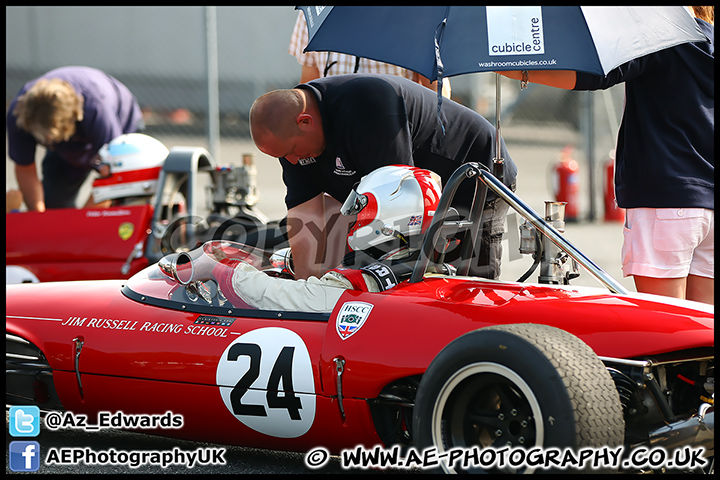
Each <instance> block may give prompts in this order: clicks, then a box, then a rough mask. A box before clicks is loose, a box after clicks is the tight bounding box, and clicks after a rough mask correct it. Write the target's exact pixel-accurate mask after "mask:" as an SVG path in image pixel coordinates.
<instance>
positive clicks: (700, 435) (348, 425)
mask: <svg viewBox="0 0 720 480" xmlns="http://www.w3.org/2000/svg"><path fill="white" fill-rule="evenodd" d="M462 181H474V182H476V185H477V187H478V194H479V198H484V194H486V193H487V189H490V190H492V191H493V192H495V193H496V194H497V195H499V196H501V197H502V198H503V199H505V200H506V201H507V202H508V203H509V204H510V206H511V207H512V208H513V209H514V210H516V211H517V212H518V213H519V214H520V215H522V216H523V217H525V219H526V223H525V224H524V227H523V228H524V231H525V232H526V233H525V234H523V240H524V242H523V243H524V244H525V247H524V248H526V249H529V250H532V249H533V248H535V250H534V253H533V255H534V256H535V257H536V258H537V259H538V261H537V262H535V263H536V264H535V265H534V266H535V267H537V266H540V268H541V269H542V270H541V278H545V279H546V281H545V282H543V283H523V282H504V281H492V280H486V279H482V278H477V277H469V276H467V275H466V273H467V271H465V270H464V267H463V266H462V265H463V264H462V263H461V267H459V268H458V271H457V272H452V271H448V270H447V269H443V268H441V267H442V261H443V259H442V258H440V257H438V255H437V254H436V253H437V252H438V251H439V250H438V247H437V246H438V245H441V244H443V245H447V244H448V239H449V238H451V237H452V236H453V235H454V234H455V233H456V232H457V231H458V230H459V229H463V228H468V227H475V226H477V224H478V219H479V218H480V216H479V215H480V214H481V213H477V212H475V213H472V212H471V213H470V214H469V215H468V217H467V218H457V215H458V213H457V212H456V211H453V209H452V208H450V207H449V205H450V200H451V198H452V196H453V193H454V192H455V191H456V189H457V185H459V183H460V182H462ZM478 204H480V205H482V204H483V202H479V203H478ZM547 218H548V219H549V220H550V221H557V218H553V216H552V215H548V216H547ZM470 231H471V232H474V234H473V235H475V237H474V238H480V237H479V236H477V228H470ZM277 257H278V256H277V255H276V256H275V257H272V258H270V257H268V256H267V255H263V254H258V252H257V251H255V249H253V248H252V247H248V246H245V245H239V244H236V243H233V242H229V241H226V240H214V241H210V242H208V243H206V244H204V245H203V246H202V247H200V248H198V249H195V250H191V251H190V252H179V253H173V254H170V255H168V256H166V257H164V258H163V259H162V260H161V261H160V262H159V263H157V264H153V265H150V266H148V267H147V268H145V269H144V270H142V271H141V272H139V273H137V274H136V275H134V276H133V277H132V278H131V279H129V280H100V281H83V282H57V283H36V284H27V285H8V286H7V308H6V333H7V347H6V349H7V363H6V392H7V393H6V402H7V403H8V404H10V405H26V404H32V405H38V406H39V407H40V408H41V409H42V410H48V411H52V410H60V411H66V412H72V413H73V414H74V415H80V414H83V415H87V418H88V419H91V420H96V421H98V422H99V421H100V419H102V418H109V417H108V416H110V417H113V416H114V417H113V418H118V415H121V416H122V417H123V418H125V419H128V418H130V419H132V418H139V416H144V417H142V418H146V419H147V418H151V419H155V420H154V421H155V423H153V424H151V425H144V426H145V427H153V428H151V429H150V430H148V429H143V431H144V432H148V431H151V432H153V433H158V434H161V435H165V436H171V437H178V438H184V439H192V440H196V441H203V442H215V443H224V444H232V445H245V446H253V447H259V448H270V449H275V450H292V451H305V452H307V451H309V450H310V449H313V448H315V447H326V448H327V449H328V450H329V451H330V452H334V453H338V452H341V451H342V450H344V449H353V448H355V447H357V446H363V447H367V448H370V447H373V446H376V445H380V446H381V447H382V448H391V447H392V446H395V445H400V446H401V448H402V452H403V455H410V454H411V452H419V451H422V450H423V449H428V448H432V449H434V450H433V451H434V452H435V454H436V457H437V458H440V459H443V461H440V462H439V463H438V464H437V467H438V468H439V469H441V470H444V471H448V472H454V471H464V470H468V471H473V470H475V469H479V470H488V471H495V470H494V469H500V470H503V466H502V465H501V466H498V465H496V464H493V465H491V466H487V465H484V464H482V461H480V465H478V464H477V463H473V462H472V461H471V462H469V463H468V462H465V463H462V462H459V461H458V462H452V461H450V460H451V458H450V456H449V452H454V451H458V449H459V450H465V451H467V452H473V451H475V452H476V453H477V449H478V448H479V449H480V450H479V452H481V454H480V455H476V456H475V457H472V458H474V459H475V460H478V459H480V460H482V458H483V455H482V452H491V451H493V450H492V449H501V448H511V449H513V450H514V449H518V451H521V450H522V451H525V452H530V451H535V450H533V449H539V450H540V451H553V450H554V451H555V452H561V453H562V452H566V451H567V450H566V449H569V450H570V451H573V452H581V451H583V450H584V449H586V450H587V449H589V451H590V452H594V451H595V452H596V451H598V449H601V448H606V447H607V448H611V449H619V448H621V449H622V456H623V458H629V455H630V453H631V451H632V449H633V448H639V447H646V448H650V447H653V448H655V447H662V448H663V449H665V450H667V451H672V450H674V449H675V450H677V449H681V448H692V449H701V450H702V455H701V457H704V458H705V460H706V461H707V465H711V461H712V456H713V455H714V406H713V405H714V404H713V399H714V313H713V312H714V310H713V308H712V307H711V306H704V305H701V304H698V303H694V302H687V301H675V300H672V299H668V298H662V297H656V296H649V295H640V294H631V293H628V292H627V291H625V290H624V288H623V287H622V286H620V285H619V284H618V283H617V282H615V281H614V280H613V279H612V278H610V277H609V276H608V275H607V274H605V273H604V272H603V271H602V270H601V269H599V267H597V266H596V265H595V264H594V263H593V262H592V261H590V260H589V259H587V258H586V257H585V256H584V255H583V254H582V253H581V252H579V251H578V250H577V249H575V248H574V247H573V246H572V245H571V244H569V243H568V242H567V241H566V240H565V239H564V238H563V237H562V236H561V235H559V234H558V232H557V230H556V229H554V228H553V227H552V226H551V225H550V224H549V223H548V222H547V221H546V220H545V218H544V217H541V216H539V215H537V214H536V213H535V212H533V211H532V210H531V209H529V208H528V207H527V206H526V205H525V204H524V203H523V202H522V201H521V200H520V199H519V198H517V196H515V195H514V194H513V193H512V192H510V191H509V190H508V189H507V188H505V187H504V186H503V185H502V183H500V182H499V181H498V180H497V179H496V178H495V177H493V176H492V175H491V174H489V173H488V172H487V171H485V170H484V169H483V168H482V167H481V166H479V165H477V164H467V165H463V166H462V167H461V168H460V169H459V170H458V172H456V174H455V175H454V176H453V178H452V179H451V180H450V182H448V185H447V186H446V187H445V190H444V193H443V196H442V197H441V198H440V204H439V206H438V209H437V212H436V213H435V217H434V219H433V222H432V224H431V225H430V228H429V229H428V230H427V231H426V233H425V235H424V238H423V244H422V249H421V253H420V254H419V256H418V258H417V259H416V260H415V262H414V264H413V265H412V267H411V269H410V271H409V273H408V274H407V275H406V276H405V277H404V279H403V280H402V281H400V282H399V284H398V285H397V286H395V287H394V288H392V289H390V290H385V291H380V292H366V291H360V290H353V289H348V290H344V291H343V293H342V294H341V296H340V297H339V300H338V301H337V303H335V304H334V306H333V307H332V308H330V309H328V310H327V311H286V310H283V309H270V310H263V309H257V308H253V306H252V305H248V304H239V303H238V302H237V301H235V300H234V299H233V298H232V295H230V294H229V292H228V291H227V289H226V283H225V282H224V281H223V280H221V279H223V278H224V279H225V280H227V278H228V276H232V271H231V270H227V269H229V268H231V267H230V266H231V265H232V264H233V262H235V263H237V262H239V261H242V262H248V263H250V264H252V265H254V266H255V267H257V268H258V269H259V270H261V271H263V272H264V273H266V274H267V275H265V274H263V276H280V277H284V276H286V275H287V274H286V273H283V272H285V270H287V265H286V264H284V263H282V262H278V261H277ZM578 265H579V266H582V267H583V269H584V270H586V271H587V272H588V273H589V274H590V275H593V276H595V277H597V279H598V281H599V282H600V283H601V284H602V285H603V286H604V287H605V288H591V287H573V286H571V285H570V282H569V280H570V279H572V278H573V277H574V276H577V275H578V273H579V267H578ZM201 271H202V272H205V273H206V275H205V276H203V277H202V278H203V280H202V281H201V280H198V278H200V277H199V276H198V275H199V272H201ZM207 272H212V275H207ZM547 279H551V280H547ZM552 279H555V280H552ZM273 280H277V281H287V282H293V281H294V280H290V279H285V278H277V279H273ZM103 412H104V413H103ZM117 412H121V413H117ZM48 415H49V414H48ZM103 415H104V416H103ZM46 418H47V417H46ZM163 418H165V419H166V420H167V421H166V422H165V423H163ZM151 423H152V422H151ZM134 425H135V426H137V424H134ZM120 426H124V427H128V428H129V427H132V426H133V424H132V422H130V423H125V424H122V422H120ZM473 449H475V450H473ZM523 449H524V450H523ZM425 451H426V450H425ZM495 451H499V450H495ZM565 454H566V453H565ZM707 457H710V458H707ZM403 458H410V457H403ZM455 458H457V457H455ZM466 458H467V457H466ZM528 458H529V457H528ZM707 465H706V468H707ZM545 466H547V465H545ZM551 466H555V467H557V466H558V465H556V464H552V463H551ZM542 468H544V466H543V465H542V464H541V465H540V466H538V465H537V464H525V465H523V466H519V467H517V468H515V467H513V468H510V467H507V466H506V467H505V470H507V469H510V470H511V471H520V470H533V469H535V470H539V469H540V470H541V469H542ZM586 468H587V466H586ZM595 468H597V466H592V467H591V469H595ZM608 468H609V469H611V470H617V469H621V470H625V469H627V468H628V464H623V463H619V464H613V465H609V466H608Z"/></svg>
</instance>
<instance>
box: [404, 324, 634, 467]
mask: <svg viewBox="0 0 720 480" xmlns="http://www.w3.org/2000/svg"><path fill="white" fill-rule="evenodd" d="M413 432H414V437H415V443H416V447H417V448H418V449H424V448H427V447H435V448H436V449H437V453H438V455H442V452H448V451H449V450H451V449H453V448H458V447H459V448H466V449H469V448H479V449H483V448H487V447H493V448H501V447H510V448H511V449H514V448H516V447H517V448H526V449H530V448H532V447H542V448H543V449H548V448H551V447H552V448H558V449H564V448H571V449H575V450H577V449H580V448H584V447H604V446H609V447H615V446H619V445H622V443H623V437H624V421H623V415H622V407H621V405H620V399H619V396H618V393H617V390H616V389H615V385H614V383H613V381H612V378H611V377H610V374H609V373H608V372H607V370H606V369H605V366H604V365H603V363H602V362H601V361H600V359H599V358H598V357H597V356H596V355H595V353H594V352H593V351H592V349H591V348H590V347H588V346H587V345H586V344H585V343H584V342H582V341H581V340H580V339H579V338H577V337H575V336H573V335H571V334H569V333H567V332H565V331H563V330H559V329H557V328H553V327H548V326H545V325H533V324H515V325H502V326H497V327H487V328H483V329H480V330H476V331H474V332H470V333H467V334H465V335H463V336H461V337H459V338H457V339H456V340H454V341H453V342H451V343H450V344H448V345H447V346H446V347H445V348H444V349H443V350H442V351H441V352H440V353H439V354H438V356H437V357H436V358H435V359H434V360H433V362H432V363H431V365H430V367H429V368H428V370H427V372H425V374H424V375H423V377H422V380H421V382H420V386H419V388H418V394H417V397H416V399H415V409H414V412H413ZM480 452H482V450H480ZM516 458H519V457H516ZM490 461H491V457H490V456H487V457H485V456H483V462H482V463H481V464H480V466H482V464H483V463H487V462H490ZM441 465H442V469H443V470H444V471H446V472H448V473H456V472H460V471H465V470H463V469H462V468H461V467H462V465H461V464H460V463H459V462H455V463H453V464H452V465H445V464H444V463H441ZM506 465H507V464H506ZM468 467H469V468H468V469H467V470H468V471H473V472H475V471H477V472H479V473H483V472H487V473H496V472H498V470H486V469H483V468H479V467H478V465H474V466H473V465H468ZM476 467H477V468H476ZM501 471H502V472H507V473H518V472H519V471H523V469H522V468H520V469H516V468H512V466H511V465H508V468H506V469H504V470H501ZM524 471H525V473H528V471H527V469H525V470H524ZM537 471H538V472H543V471H544V470H537ZM565 471H566V472H568V473H573V472H576V470H565Z"/></svg>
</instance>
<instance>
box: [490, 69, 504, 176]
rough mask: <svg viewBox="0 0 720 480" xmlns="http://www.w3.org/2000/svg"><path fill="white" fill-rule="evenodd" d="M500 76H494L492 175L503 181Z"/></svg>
mask: <svg viewBox="0 0 720 480" xmlns="http://www.w3.org/2000/svg"><path fill="white" fill-rule="evenodd" d="M501 139H502V137H501V135H500V74H499V73H496V74H495V158H493V175H494V176H495V178H497V179H498V180H500V181H501V182H502V181H503V163H505V160H504V159H503V158H502V150H501V146H500V141H501Z"/></svg>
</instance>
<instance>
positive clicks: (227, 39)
mask: <svg viewBox="0 0 720 480" xmlns="http://www.w3.org/2000/svg"><path fill="white" fill-rule="evenodd" d="M5 11H6V107H7V105H8V103H9V101H10V100H11V99H12V97H13V96H14V95H15V94H16V93H17V91H18V90H19V88H20V87H21V86H22V85H23V83H25V82H26V81H28V80H31V79H33V78H35V77H37V76H38V75H41V74H43V73H45V72H46V71H48V70H50V69H52V68H56V67H59V66H64V65H87V66H92V67H96V68H99V69H101V70H104V71H106V72H107V73H109V74H111V75H113V76H115V77H116V78H118V79H119V80H120V81H122V82H123V83H125V84H126V85H127V86H128V87H129V88H130V90H131V91H133V93H134V94H135V95H136V96H137V98H138V100H139V102H140V105H141V107H142V108H143V112H144V119H145V123H146V125H147V127H148V130H147V133H149V134H151V135H162V136H168V135H171V136H188V135H192V136H200V137H202V138H204V139H205V145H201V146H205V147H206V148H209V149H210V151H211V153H213V150H214V149H216V148H217V143H218V142H221V141H223V140H225V139H249V132H248V126H247V114H248V111H249V108H250V105H251V104H252V102H253V100H254V99H255V98H257V97H258V96H260V95H261V94H263V93H265V92H267V91H269V90H272V89H275V88H291V87H292V86H294V85H295V84H296V83H297V82H298V79H299V77H300V66H299V65H298V63H297V61H296V60H295V58H293V57H291V56H290V55H289V54H288V44H289V41H290V35H291V32H292V29H293V26H294V23H295V19H296V17H297V12H296V11H295V10H294V9H293V7H289V6H285V7H197V6H196V7H48V6H44V7H6V10H5ZM451 84H452V88H453V99H454V100H455V101H458V102H460V103H463V104H465V105H466V106H468V107H470V108H472V109H474V110H476V111H478V112H479V113H481V114H483V115H484V116H486V117H487V118H488V119H489V120H490V121H491V122H494V119H495V95H496V91H495V74H492V73H482V74H472V75H465V76H461V77H453V78H451ZM621 107H622V88H617V87H616V88H614V89H611V90H609V91H606V92H601V93H599V94H598V93H596V94H591V93H586V92H568V91H563V90H558V89H553V88H549V87H543V86H538V85H531V86H530V87H529V88H528V89H526V90H524V91H522V92H520V88H519V82H517V81H510V80H507V79H503V81H502V112H501V114H502V115H501V118H502V123H501V125H502V134H503V135H504V136H505V138H506V140H507V142H508V146H509V148H510V151H511V155H513V153H512V152H513V148H518V149H523V151H531V152H535V153H537V155H538V158H539V160H538V161H542V162H551V161H553V160H554V159H556V157H558V156H559V152H560V151H561V149H562V148H563V147H564V146H565V145H566V144H571V145H573V146H575V148H576V150H575V152H576V153H575V156H576V158H577V160H578V161H579V162H580V163H581V166H584V167H585V172H586V173H588V176H587V177H586V180H584V182H585V183H586V185H588V187H589V190H590V193H589V197H590V199H589V201H588V202H586V205H585V206H584V211H585V212H586V216H587V217H588V218H589V219H591V220H592V219H594V218H595V216H596V212H595V210H596V207H595V204H596V203H597V199H596V198H595V197H597V195H598V193H597V191H598V189H599V186H598V185H596V184H597V183H598V182H597V180H596V178H599V175H598V170H599V168H600V164H601V162H600V160H602V159H604V158H606V157H607V154H608V151H609V150H610V149H612V148H613V146H614V144H615V135H616V131H617V124H618V122H619V120H620V112H621ZM541 152H544V153H541Z"/></svg>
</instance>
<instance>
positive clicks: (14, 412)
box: [10, 405, 40, 437]
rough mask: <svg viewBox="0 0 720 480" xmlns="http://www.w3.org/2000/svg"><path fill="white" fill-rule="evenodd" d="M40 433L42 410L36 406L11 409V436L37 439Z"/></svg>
mask: <svg viewBox="0 0 720 480" xmlns="http://www.w3.org/2000/svg"><path fill="white" fill-rule="evenodd" d="M39 433H40V409H39V408H38V407H37V406H35V405H22V406H16V407H10V435H12V436H13V437H37V436H38V434H39Z"/></svg>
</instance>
